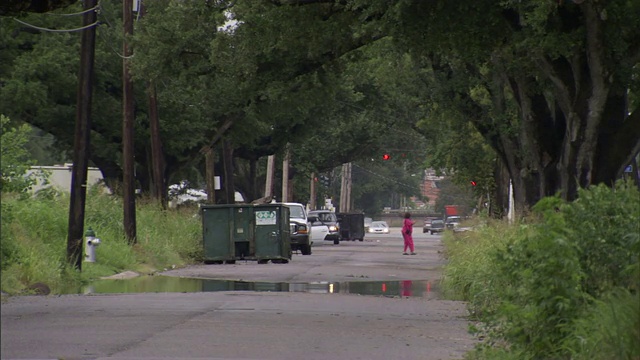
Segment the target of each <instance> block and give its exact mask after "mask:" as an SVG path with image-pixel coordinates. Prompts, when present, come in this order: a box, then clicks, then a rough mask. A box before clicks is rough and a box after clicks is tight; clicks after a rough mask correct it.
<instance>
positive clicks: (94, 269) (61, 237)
mask: <svg viewBox="0 0 640 360" xmlns="http://www.w3.org/2000/svg"><path fill="white" fill-rule="evenodd" d="M69 201H70V200H69V196H68V194H64V193H51V192H50V193H47V194H46V196H39V197H37V198H20V197H17V196H13V195H11V194H5V193H3V194H2V219H1V220H2V231H1V233H0V244H1V250H2V251H1V256H2V258H1V270H2V279H1V287H2V291H3V292H5V293H9V294H14V293H19V292H21V291H24V289H25V288H27V287H28V286H29V285H31V284H34V283H44V284H46V285H47V286H49V288H50V289H51V291H52V293H56V292H59V291H61V290H62V289H65V288H67V287H69V286H70V285H77V284H81V283H86V282H88V281H90V280H92V279H96V278H99V277H103V276H109V275H113V274H116V273H119V272H122V271H125V270H133V271H138V272H146V273H150V272H153V271H155V270H157V269H164V268H167V267H172V266H177V267H179V266H183V265H185V264H189V263H193V262H194V261H198V260H200V258H201V251H202V245H201V239H202V237H201V234H202V229H201V226H202V225H201V221H200V217H199V215H198V212H197V209H195V208H191V209H180V210H167V211H163V210H161V209H160V208H159V207H158V206H157V205H156V204H155V203H153V202H150V201H145V200H144V199H140V200H139V201H138V202H137V207H136V227H137V244H136V245H134V246H131V245H129V244H128V242H127V240H126V238H125V235H124V230H123V229H124V227H123V222H122V217H123V215H122V214H123V206H122V201H121V200H119V199H118V198H116V197H113V196H110V195H104V194H100V193H99V192H98V191H96V190H95V189H92V190H91V191H90V192H89V194H88V196H87V202H86V208H85V229H88V228H89V227H90V228H92V229H93V230H94V231H95V233H96V236H97V237H98V238H100V239H101V242H102V243H101V244H100V245H99V246H98V247H97V248H96V259H97V261H96V262H95V263H87V262H84V263H83V264H82V271H80V272H78V271H76V270H75V269H73V268H72V267H71V266H70V265H69V264H68V263H67V261H66V246H67V231H68V221H69V218H68V211H69ZM83 256H84V254H83Z"/></svg>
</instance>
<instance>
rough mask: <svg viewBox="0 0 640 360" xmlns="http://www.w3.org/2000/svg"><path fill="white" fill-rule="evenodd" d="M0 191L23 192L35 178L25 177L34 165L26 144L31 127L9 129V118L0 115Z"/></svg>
mask: <svg viewBox="0 0 640 360" xmlns="http://www.w3.org/2000/svg"><path fill="white" fill-rule="evenodd" d="M0 126H1V127H0V129H1V130H2V133H1V135H0V137H1V140H0V145H1V151H0V157H1V158H2V161H1V162H0V171H1V176H0V191H2V192H24V191H26V190H28V188H29V187H30V186H31V185H32V184H33V183H34V181H35V176H27V174H26V173H27V170H28V169H29V166H30V165H32V164H34V161H33V160H32V159H31V157H30V155H29V152H28V151H27V149H26V144H27V142H28V141H29V136H30V135H31V127H30V126H29V125H27V124H24V125H22V126H20V127H17V128H16V127H9V118H7V117H5V116H4V115H0Z"/></svg>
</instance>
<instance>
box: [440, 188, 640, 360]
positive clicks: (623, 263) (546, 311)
mask: <svg viewBox="0 0 640 360" xmlns="http://www.w3.org/2000/svg"><path fill="white" fill-rule="evenodd" d="M534 212H535V213H534V216H531V217H529V218H528V219H527V222H528V223H520V224H516V225H507V224H505V223H489V225H487V226H480V227H478V228H477V230H476V231H474V232H467V233H460V234H452V233H448V234H446V235H445V238H444V241H445V247H446V254H447V256H448V258H449V262H448V265H447V266H446V267H445V271H444V280H443V281H444V284H443V285H444V286H445V288H446V289H450V291H451V292H452V293H453V294H455V295H457V296H459V298H461V299H463V300H466V301H468V302H469V310H470V312H471V314H472V315H473V319H474V320H477V321H478V322H477V323H476V325H474V326H473V327H472V330H473V331H475V332H476V333H477V334H478V335H479V336H481V337H482V338H484V339H485V341H484V342H483V344H482V345H481V347H480V348H479V349H478V350H477V351H475V352H474V353H473V354H471V355H470V358H473V359H588V358H594V359H621V360H622V359H638V358H639V357H640V349H639V348H640V346H634V345H633V344H637V343H638V331H639V330H638V329H639V327H638V325H639V324H640V306H638V291H639V290H640V286H639V282H640V271H639V269H640V266H639V261H640V259H639V257H640V234H639V232H640V231H639V230H640V228H639V227H640V193H639V192H638V190H637V188H636V187H634V186H633V184H625V183H620V184H618V185H617V187H616V188H615V189H611V188H607V187H604V186H596V187H592V188H590V189H587V190H581V191H580V197H579V200H577V201H574V202H572V203H564V202H563V201H561V200H560V199H559V198H556V197H551V198H546V199H543V200H542V201H541V202H540V203H539V204H537V205H536V207H534ZM634 301H635V309H630V307H632V304H634ZM622 311H624V314H625V315H624V316H627V318H625V321H620V317H621V316H623V315H622V314H623V313H622Z"/></svg>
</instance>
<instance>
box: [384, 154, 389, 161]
mask: <svg viewBox="0 0 640 360" xmlns="http://www.w3.org/2000/svg"><path fill="white" fill-rule="evenodd" d="M389 159H391V155H389V154H384V155H382V160H389Z"/></svg>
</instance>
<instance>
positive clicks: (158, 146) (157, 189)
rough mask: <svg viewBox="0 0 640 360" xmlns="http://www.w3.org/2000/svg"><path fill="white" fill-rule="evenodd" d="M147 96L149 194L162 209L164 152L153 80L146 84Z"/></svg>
mask: <svg viewBox="0 0 640 360" xmlns="http://www.w3.org/2000/svg"><path fill="white" fill-rule="evenodd" d="M147 95H148V98H149V131H150V133H151V169H152V172H151V174H152V177H151V179H152V181H151V194H152V196H153V198H155V199H156V200H157V201H158V202H160V206H161V207H162V208H163V209H166V208H167V183H166V181H165V174H164V171H165V164H164V152H163V151H162V139H161V138H160V117H159V116H158V99H157V97H156V87H155V85H154V83H153V82H149V84H148V86H147Z"/></svg>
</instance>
